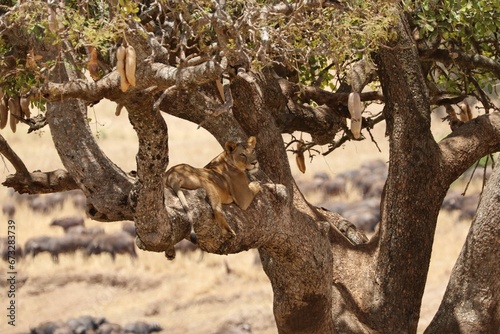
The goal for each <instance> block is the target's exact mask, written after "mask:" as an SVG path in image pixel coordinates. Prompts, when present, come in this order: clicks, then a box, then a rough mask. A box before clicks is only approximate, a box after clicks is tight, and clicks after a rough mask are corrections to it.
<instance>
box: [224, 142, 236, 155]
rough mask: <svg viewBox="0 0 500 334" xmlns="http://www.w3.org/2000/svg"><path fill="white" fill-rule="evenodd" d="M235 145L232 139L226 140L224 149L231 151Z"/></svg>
mask: <svg viewBox="0 0 500 334" xmlns="http://www.w3.org/2000/svg"><path fill="white" fill-rule="evenodd" d="M236 147H237V145H236V143H235V142H233V141H228V142H226V151H227V152H229V153H231V152H233V151H234V150H235V149H236Z"/></svg>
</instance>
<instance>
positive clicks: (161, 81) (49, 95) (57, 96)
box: [31, 60, 226, 102]
mask: <svg viewBox="0 0 500 334" xmlns="http://www.w3.org/2000/svg"><path fill="white" fill-rule="evenodd" d="M225 64H226V63H225V62H224V61H223V62H221V63H218V62H215V61H212V60H210V61H207V62H204V63H202V64H199V65H195V66H190V67H183V68H176V67H172V66H168V65H164V64H160V63H153V64H148V63H143V65H140V66H139V67H138V69H137V72H136V73H137V77H138V81H137V87H136V89H134V90H141V89H142V90H143V89H151V88H152V89H153V90H154V91H161V90H165V89H167V88H168V87H172V86H174V85H177V86H178V87H189V86H198V85H203V84H206V83H209V82H212V81H215V80H218V79H219V78H220V77H221V75H222V73H223V72H224V69H225ZM119 87H120V76H119V74H118V72H117V71H113V72H111V73H109V74H108V75H106V76H104V77H103V78H102V79H100V80H99V81H96V82H90V81H85V80H72V81H68V82H64V83H54V82H50V83H47V84H45V85H43V86H42V87H40V88H36V87H35V88H33V89H32V90H31V95H32V97H33V98H37V97H41V98H43V99H45V100H47V101H60V100H64V99H68V98H78V99H81V100H83V101H87V102H95V101H99V100H101V99H102V98H108V99H111V100H119V99H120V98H121V96H123V93H122V92H121V91H120V88H119Z"/></svg>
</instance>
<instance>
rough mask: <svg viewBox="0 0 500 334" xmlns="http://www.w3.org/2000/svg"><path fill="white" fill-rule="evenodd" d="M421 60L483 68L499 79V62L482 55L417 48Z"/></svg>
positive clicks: (469, 67)
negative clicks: (429, 51)
mask: <svg viewBox="0 0 500 334" xmlns="http://www.w3.org/2000/svg"><path fill="white" fill-rule="evenodd" d="M419 51H420V53H421V55H422V60H432V61H436V62H441V63H443V64H446V65H450V64H458V65H459V66H460V67H463V68H467V69H473V68H476V69H478V68H479V69H483V70H487V71H490V72H492V73H493V74H494V75H495V76H496V77H497V79H500V63H499V62H497V61H495V60H493V59H491V58H489V57H486V56H483V55H479V54H474V55H471V54H468V53H465V52H463V51H461V50H443V49H437V50H435V51H434V52H431V53H428V52H427V51H426V50H419Z"/></svg>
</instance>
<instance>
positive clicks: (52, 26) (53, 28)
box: [48, 8, 59, 34]
mask: <svg viewBox="0 0 500 334" xmlns="http://www.w3.org/2000/svg"><path fill="white" fill-rule="evenodd" d="M48 21H49V30H50V32H52V33H54V34H55V33H57V28H58V26H59V24H58V22H57V14H56V12H55V10H53V9H52V8H51V9H49V17H48Z"/></svg>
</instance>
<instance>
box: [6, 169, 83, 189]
mask: <svg viewBox="0 0 500 334" xmlns="http://www.w3.org/2000/svg"><path fill="white" fill-rule="evenodd" d="M2 185H4V186H6V187H10V188H13V189H14V190H16V191H17V192H18V193H20V194H47V193H55V192H63V191H68V190H73V189H80V188H79V187H78V185H77V184H76V182H75V180H74V179H73V177H72V176H71V175H70V174H69V173H68V172H67V171H65V170H62V169H57V170H55V171H51V172H33V173H28V174H27V175H24V174H20V173H16V174H13V175H8V176H7V178H6V179H5V182H3V183H2Z"/></svg>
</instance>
